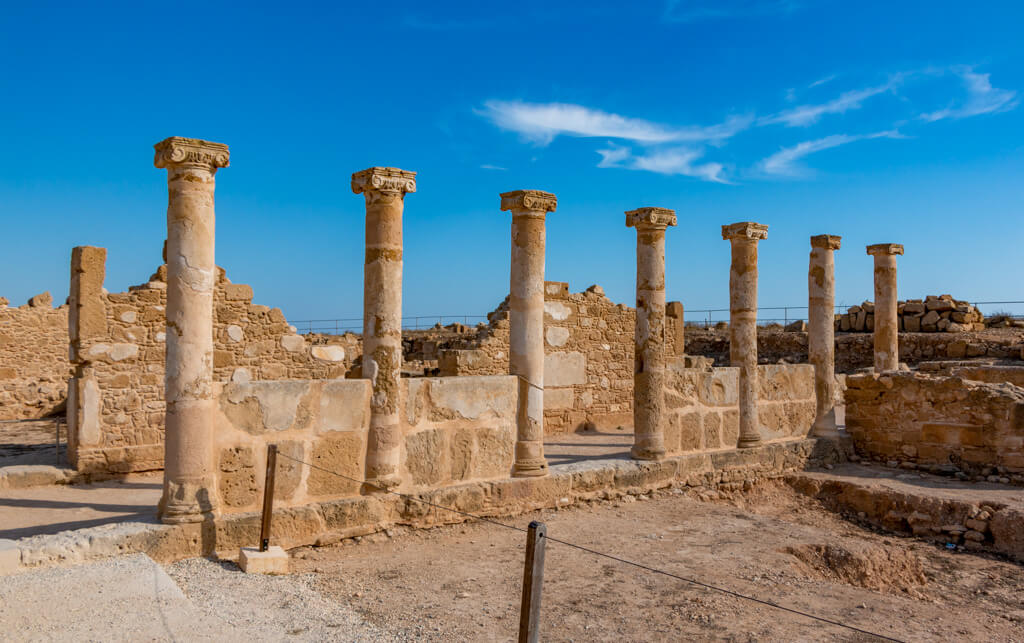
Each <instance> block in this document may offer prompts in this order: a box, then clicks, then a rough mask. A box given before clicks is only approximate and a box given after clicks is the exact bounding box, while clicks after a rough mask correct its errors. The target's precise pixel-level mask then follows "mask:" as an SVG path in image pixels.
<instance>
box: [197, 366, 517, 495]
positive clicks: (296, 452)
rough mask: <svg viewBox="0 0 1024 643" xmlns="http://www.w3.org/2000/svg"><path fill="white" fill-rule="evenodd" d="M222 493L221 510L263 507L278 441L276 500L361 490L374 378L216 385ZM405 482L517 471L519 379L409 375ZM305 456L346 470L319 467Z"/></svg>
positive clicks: (445, 481)
mask: <svg viewBox="0 0 1024 643" xmlns="http://www.w3.org/2000/svg"><path fill="white" fill-rule="evenodd" d="M218 386H219V388H220V390H219V391H218V396H219V400H220V404H219V413H218V416H217V420H216V424H215V426H216V440H217V446H216V449H217V450H216V453H217V462H218V474H217V475H218V485H217V486H218V492H219V496H220V501H221V510H222V512H223V513H237V512H244V511H256V510H257V509H259V507H260V503H261V502H262V497H263V484H264V472H265V470H266V458H267V456H266V452H267V445H268V444H271V443H274V444H277V445H278V449H279V453H280V455H279V456H278V464H277V480H276V484H275V488H274V502H275V506H277V507H294V506H302V505H307V504H311V503H316V502H321V501H324V500H332V499H337V498H345V497H351V496H358V495H360V493H361V489H360V484H359V483H358V482H354V481H353V479H354V480H364V479H365V474H366V440H367V435H368V432H369V422H370V419H369V418H370V395H371V394H372V389H371V386H370V381H369V380H362V379H358V380H326V381H325V380H305V381H253V382H228V383H225V384H219V385H218ZM401 394H402V400H403V405H402V414H401V420H402V432H403V435H404V449H403V452H402V462H401V470H402V480H403V484H402V487H401V489H403V490H406V491H418V490H423V489H433V488H438V487H444V486H447V485H451V484H456V483H463V482H471V481H478V480H493V479H503V478H507V477H508V476H509V472H510V470H511V468H512V447H513V444H514V443H515V408H516V396H517V394H518V387H517V386H516V381H515V378H514V377H511V376H507V375H506V376H498V377H463V378H417V379H403V380H402V384H401ZM295 460H300V461H303V462H308V463H311V464H313V465H316V466H317V467H321V468H323V469H328V470H330V471H335V472H338V473H340V474H342V475H343V476H347V478H349V479H346V478H345V477H339V476H336V475H331V474H330V473H327V472H324V471H320V470H318V469H313V468H310V467H308V466H304V465H301V464H299V463H298V462H296V461H295Z"/></svg>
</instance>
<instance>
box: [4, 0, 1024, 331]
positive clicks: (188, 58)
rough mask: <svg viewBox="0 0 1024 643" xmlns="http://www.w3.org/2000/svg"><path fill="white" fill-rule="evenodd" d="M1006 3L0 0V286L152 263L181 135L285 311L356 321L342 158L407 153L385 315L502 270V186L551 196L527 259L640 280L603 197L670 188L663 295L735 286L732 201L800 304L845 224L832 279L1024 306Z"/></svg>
mask: <svg viewBox="0 0 1024 643" xmlns="http://www.w3.org/2000/svg"><path fill="white" fill-rule="evenodd" d="M1022 27H1024V5H1021V4H1020V3H1017V2H985V3H970V4H968V3H963V2H942V1H939V2H934V1H933V2H897V3H893V2H871V1H866V2H858V3H849V2H839V1H838V0H835V1H818V2H816V1H812V0H764V1H762V2H753V1H739V0H733V1H725V0H722V1H710V0H707V1H706V0H700V1H693V2H687V1H686V0H676V1H669V2H654V1H651V2H635V3H620V2H607V3H602V2H585V3H568V2H564V3H553V2H516V3H481V2H466V3H461V2H460V3H456V2H436V3H423V2H389V3H386V4H385V3H324V4H312V3H301V2H296V3H290V4H281V3H259V2H254V3H248V4H246V5H244V6H243V5H241V4H239V5H237V6H233V5H230V4H224V3H196V4H189V3H185V2H183V3H174V4H167V3H149V2H139V3H130V4H110V3H101V4H99V5H94V6H89V7H86V6H85V5H84V4H80V3H73V4H72V3H68V4H66V5H65V4H52V3H45V2H38V3H20V4H14V3H9V4H8V5H7V6H5V8H4V11H3V12H2V14H0V56H2V59H3V60H4V61H5V63H4V65H3V72H2V73H0V96H3V100H2V101H0V130H2V139H0V140H2V141H3V146H4V147H5V148H6V149H5V150H4V152H5V153H3V154H0V247H2V249H3V250H2V252H0V296H6V297H8V298H10V299H11V301H12V303H13V304H21V303H23V302H24V301H25V300H26V299H27V298H28V297H30V296H31V295H33V294H35V293H37V292H40V291H43V290H50V291H52V292H53V293H54V295H55V297H56V298H58V299H61V300H62V299H63V298H64V297H65V296H66V295H67V282H68V258H69V256H70V250H71V247H72V246H75V245H100V246H105V247H107V248H108V249H109V256H108V274H107V282H106V285H107V288H108V289H109V290H111V291H115V290H122V289H125V288H126V287H127V286H129V285H131V284H135V283H140V282H142V281H145V279H146V278H147V276H148V275H149V274H150V273H152V271H153V270H154V268H155V267H156V266H157V265H158V264H159V263H160V247H161V244H162V241H163V238H164V235H165V231H166V223H165V216H164V215H165V209H166V183H165V172H164V171H162V170H157V169H155V168H154V167H153V165H152V157H153V152H152V145H153V144H154V143H156V142H157V141H159V140H161V139H163V138H165V137H167V136H172V135H178V136H190V137H198V138H206V139H209V140H213V141H218V142H223V143H227V144H228V145H230V147H231V153H232V154H231V167H229V168H226V169H223V170H221V171H220V172H218V175H217V181H218V185H217V217H218V220H217V258H218V264H220V265H222V266H224V267H225V268H226V269H227V270H228V275H229V277H230V278H231V279H232V280H233V281H235V282H236V283H249V284H252V286H253V287H254V289H255V292H256V301H257V302H258V303H263V304H268V305H274V306H280V307H282V308H283V310H284V311H285V314H286V315H287V316H288V317H289V319H292V320H300V319H308V318H334V317H359V316H360V315H361V308H362V256H363V201H362V197H360V196H356V195H354V194H352V193H351V190H350V187H349V177H350V175H351V173H352V172H355V171H357V170H361V169H363V168H366V167H368V166H372V165H392V166H397V167H401V168H403V169H407V170H414V171H417V172H419V182H418V192H417V193H416V194H412V195H409V196H408V197H407V199H406V212H405V286H404V299H405V306H404V308H405V313H406V314H407V315H430V314H446V315H447V314H459V315H465V314H468V315H474V314H484V313H486V312H487V311H489V310H491V309H492V308H493V307H494V306H495V305H496V304H497V303H498V302H499V301H500V300H501V299H502V298H503V297H504V296H505V294H506V293H507V291H508V262H509V215H508V213H502V212H500V211H499V209H498V205H499V199H498V193H499V192H502V191H506V190H512V189H519V188H537V189H544V190H549V191H551V192H554V193H556V194H557V195H558V198H559V208H558V211H557V212H555V213H553V214H551V215H549V217H548V253H547V275H548V278H549V279H552V280H559V281H568V282H569V283H570V287H571V288H572V289H573V290H582V289H583V288H586V287H587V286H589V285H590V284H592V283H599V284H601V285H602V286H604V288H605V290H606V291H607V293H608V295H609V296H610V297H612V298H613V299H614V300H616V301H620V302H627V303H629V302H631V301H632V299H633V286H634V278H635V254H634V253H635V232H634V231H633V230H632V229H628V228H626V227H625V225H624V217H623V212H624V211H625V210H629V209H633V208H636V207H640V206H646V205H657V206H663V207H670V208H674V209H676V211H677V213H678V219H679V226H678V227H677V228H674V229H670V230H669V231H668V233H667V271H668V272H667V288H668V297H669V299H677V300H681V301H683V302H684V304H685V305H686V307H687V308H688V309H691V310H692V309H698V308H708V307H715V308H718V307H724V306H727V304H728V263H729V247H728V243H727V242H725V241H722V239H721V235H720V226H721V225H722V224H726V223H731V222H734V221H743V220H753V221H758V222H760V223H766V224H768V225H769V226H770V228H769V236H768V240H767V241H764V242H762V243H761V254H760V262H761V272H760V275H761V281H760V303H761V305H762V306H775V305H802V304H804V305H805V304H806V298H807V292H806V283H807V277H806V274H807V255H808V251H809V243H808V237H809V236H810V235H813V234H821V233H830V234H839V235H842V236H843V249H842V250H840V251H839V252H838V253H837V261H836V264H837V289H838V300H839V301H840V302H845V303H847V304H853V303H857V302H859V301H861V300H862V299H865V298H869V297H871V288H872V286H871V280H872V270H871V257H869V256H867V255H866V254H865V250H864V247H865V246H866V245H868V244H871V243H880V242H898V243H903V244H904V245H905V247H906V255H905V256H904V257H902V258H901V259H900V273H899V274H900V277H899V288H900V295H901V297H921V296H924V295H926V294H940V293H945V292H949V293H952V294H954V295H955V296H957V297H962V298H967V299H971V300H992V299H1022V300H1024V285H1022V284H1021V280H1020V277H1019V275H1020V270H1021V256H1022V252H1021V240H1020V229H1021V224H1022V223H1024V180H1022V178H1024V154H1022V152H1024V136H1022V135H1024V107H1022V106H1021V104H1020V103H1021V99H1022V97H1024V64H1022V63H1024V47H1022V45H1021V39H1020V33H1021V29H1022Z"/></svg>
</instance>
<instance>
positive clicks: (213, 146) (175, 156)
mask: <svg viewBox="0 0 1024 643" xmlns="http://www.w3.org/2000/svg"><path fill="white" fill-rule="evenodd" d="M153 149H154V150H156V156H155V157H154V158H153V165H155V166H157V167H158V168H169V167H174V166H185V167H196V168H200V169H204V170H208V171H210V172H216V171H217V168H222V167H227V166H228V161H229V159H230V157H231V154H230V152H229V151H228V146H227V145H225V144H223V143H213V142H211V141H204V140H201V139H198V138H185V137H183V136H172V137H170V138H165V139H164V140H162V141H160V142H159V143H157V144H156V145H154V146H153Z"/></svg>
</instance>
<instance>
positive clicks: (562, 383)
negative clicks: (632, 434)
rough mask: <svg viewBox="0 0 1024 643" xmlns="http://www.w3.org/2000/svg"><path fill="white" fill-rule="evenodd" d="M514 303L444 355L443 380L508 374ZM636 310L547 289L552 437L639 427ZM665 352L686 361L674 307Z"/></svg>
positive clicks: (678, 309)
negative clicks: (635, 405) (510, 317)
mask: <svg viewBox="0 0 1024 643" xmlns="http://www.w3.org/2000/svg"><path fill="white" fill-rule="evenodd" d="M507 304H508V302H507V300H506V301H505V302H502V304H501V305H500V306H498V308H497V309H496V310H495V311H494V312H492V313H491V314H490V315H488V318H489V319H490V323H489V324H488V325H487V326H486V327H484V328H482V329H480V330H479V331H478V332H477V334H476V336H475V337H474V338H472V339H470V340H467V341H465V342H464V343H463V344H462V346H460V347H459V348H457V349H449V350H443V351H441V353H440V357H439V368H440V372H441V374H442V375H449V376H455V375H485V374H487V375H497V374H504V373H508V344H509V320H508V306H507ZM635 320H636V310H635V309H633V308H630V307H629V306H626V305H625V304H616V303H614V302H613V301H611V300H610V299H608V298H607V297H606V296H605V294H604V290H603V289H602V288H601V287H600V286H591V287H590V288H588V289H587V290H586V291H584V292H580V293H570V292H569V284H567V283H565V282H561V281H548V282H545V284H544V352H545V357H544V432H545V433H546V434H548V435H551V434H556V433H565V432H571V431H576V430H579V429H582V428H584V427H589V428H596V429H614V428H617V427H619V426H632V425H633V347H634V338H633V335H634V331H635V328H634V327H635V324H636V321H635ZM665 325H666V330H665V335H666V337H665V341H666V344H665V350H666V352H667V354H668V355H670V356H675V355H681V354H682V353H683V343H684V339H683V310H682V305H680V304H679V303H678V302H670V303H669V304H668V305H667V306H666V320H665Z"/></svg>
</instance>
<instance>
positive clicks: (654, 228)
mask: <svg viewBox="0 0 1024 643" xmlns="http://www.w3.org/2000/svg"><path fill="white" fill-rule="evenodd" d="M674 225H676V213H675V211H674V210H669V209H667V208H640V209H639V210H631V211H630V212H627V213H626V226H627V227H633V228H636V326H635V331H634V335H633V337H634V341H635V350H634V353H633V448H632V449H631V450H630V455H631V456H632V457H633V459H634V460H662V459H664V458H665V454H666V452H665V432H664V431H665V429H664V426H663V425H662V418H663V416H664V411H665V229H666V228H667V227H668V226H674Z"/></svg>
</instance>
